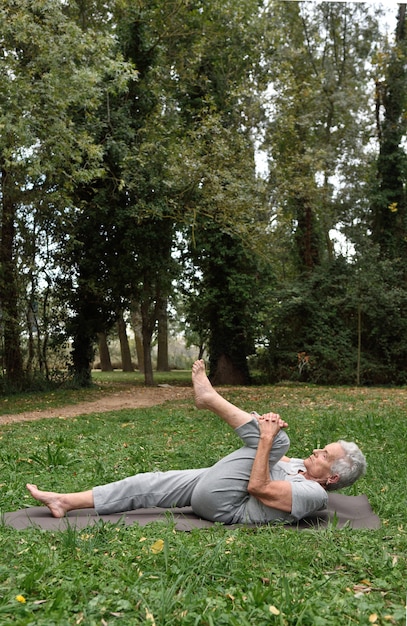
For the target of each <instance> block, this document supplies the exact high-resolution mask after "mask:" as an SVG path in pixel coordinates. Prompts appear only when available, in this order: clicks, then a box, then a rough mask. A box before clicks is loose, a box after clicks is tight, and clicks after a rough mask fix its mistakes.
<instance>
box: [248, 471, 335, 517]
mask: <svg viewBox="0 0 407 626" xmlns="http://www.w3.org/2000/svg"><path fill="white" fill-rule="evenodd" d="M302 471H303V472H305V467H304V462H303V460H302V459H290V461H278V463H276V464H275V465H273V467H272V468H271V470H270V475H271V479H272V480H289V481H290V483H291V488H292V509H291V513H286V512H284V511H279V510H278V509H274V508H272V507H269V506H266V505H265V504H263V503H262V502H260V501H259V500H257V499H256V498H254V497H253V496H251V497H250V498H249V499H248V501H247V502H246V503H245V504H246V506H245V515H244V517H245V518H246V522H247V523H250V522H255V523H256V522H257V523H258V522H259V521H261V522H262V523H267V522H272V521H275V522H277V521H281V522H296V521H298V520H300V519H302V518H303V517H306V516H307V515H311V514H313V513H316V512H317V511H320V510H321V509H323V508H325V507H326V506H327V503H328V494H327V492H326V491H325V489H324V488H323V487H321V485H320V484H319V483H317V482H315V481H314V480H308V479H307V478H305V477H304V476H303V474H302V473H301V472H302Z"/></svg>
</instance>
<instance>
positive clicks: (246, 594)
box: [0, 379, 407, 626]
mask: <svg viewBox="0 0 407 626" xmlns="http://www.w3.org/2000/svg"><path fill="white" fill-rule="evenodd" d="M185 380H186V379H185ZM102 382H103V381H102ZM104 384H105V385H106V384H107V382H106V381H105V383H104ZM91 393H93V392H91ZM224 395H226V396H227V397H228V399H230V400H231V401H232V402H234V403H235V404H239V405H240V406H241V407H242V408H246V409H250V410H257V411H258V412H259V413H262V412H265V411H267V410H270V409H271V408H273V409H274V410H277V411H278V412H280V413H281V414H282V415H283V416H284V418H285V419H286V420H287V422H288V423H289V431H288V432H289V435H290V438H291V454H292V455H293V456H304V455H307V454H308V453H309V452H310V451H311V450H312V448H314V447H316V446H319V445H322V446H323V445H325V443H328V442H329V441H332V440H335V439H338V438H343V439H348V440H355V441H356V442H357V443H359V444H360V446H361V447H362V449H363V450H364V452H365V453H366V456H367V459H368V463H369V468H368V473H367V475H366V477H365V478H363V479H362V480H361V481H359V483H357V485H354V486H353V487H352V488H350V489H349V490H348V491H347V493H349V494H352V495H353V494H358V493H366V494H367V496H368V497H369V499H370V502H371V504H372V506H373V509H374V510H375V512H376V513H377V514H378V515H379V516H380V518H381V521H382V528H381V529H380V530H377V531H371V530H365V531H364V530H357V531H356V530H355V531H352V530H349V529H347V528H345V529H342V530H338V529H336V528H335V527H329V528H328V529H326V530H322V531H315V530H310V531H303V532H297V531H293V530H290V529H287V528H284V527H281V526H274V527H273V526H270V527H262V528H259V529H247V528H239V529H230V528H228V527H224V526H221V525H216V526H214V527H212V528H210V529H206V530H194V531H192V532H190V533H182V532H175V531H174V528H173V526H172V524H171V522H169V523H168V524H164V523H154V524H151V525H149V526H147V527H144V528H139V527H115V526H112V525H109V524H100V525H98V526H97V527H93V528H89V529H86V530H84V531H75V530H69V531H65V532H44V531H39V530H27V531H16V530H13V529H10V528H6V527H4V526H2V527H1V528H0V624H18V625H19V626H20V625H29V624H30V625H33V624H35V625H44V626H51V625H56V626H64V625H67V626H68V625H69V626H73V625H76V624H78V625H79V624H82V625H84V626H91V625H98V626H99V625H101V626H106V625H109V626H110V625H116V624H117V625H119V624H123V625H125V626H131V625H138V624H146V625H148V626H152V625H154V624H155V626H170V625H172V624H174V625H176V624H185V625H195V624H196V625H198V624H202V625H208V626H212V625H213V626H222V625H229V624H230V625H235V626H246V625H247V626H252V625H256V626H262V625H270V624H271V625H272V624H278V625H283V624H286V625H294V624H295V625H297V624H298V625H300V624H301V625H309V626H318V625H328V624H329V625H333V626H344V625H347V624H349V625H350V624H352V625H353V624H355V625H359V624H362V625H363V624H367V625H369V624H403V625H404V624H405V622H406V607H405V600H406V589H407V582H406V581H407V567H406V556H407V515H406V514H407V493H406V484H407V480H406V479H407V471H406V441H407V419H406V413H407V411H406V409H407V390H406V389H375V388H372V389H350V388H344V387H338V388H321V387H315V386H307V385H278V386H275V387H251V388H247V389H243V388H236V389H233V390H228V392H227V393H225V394H224ZM82 399H83V398H82ZM40 400H41V399H40V397H39V396H38V395H37V396H36V397H35V399H33V402H35V403H38V402H40ZM14 401H15V402H16V403H17V404H18V402H21V401H22V399H18V398H16V399H15V400H13V399H12V398H10V399H9V402H8V404H9V409H8V412H12V410H13V403H14ZM29 408H30V407H28V406H27V404H25V405H24V410H28V409H29ZM20 410H22V409H20ZM238 446H239V440H238V439H237V438H236V436H235V435H234V434H233V432H231V431H230V430H228V427H227V426H226V425H225V424H223V423H221V422H220V421H219V420H218V419H217V418H215V417H214V416H212V415H211V414H210V413H208V412H205V411H197V410H196V409H195V408H194V407H193V405H192V402H191V401H186V400H184V401H179V402H177V403H176V404H165V405H161V406H158V407H154V408H151V409H138V410H128V409H126V410H122V411H116V412H112V413H103V414H92V415H86V416H82V417H78V418H71V419H69V420H68V419H58V418H55V419H47V420H42V421H37V422H25V423H18V424H13V425H7V426H2V427H1V428H0V468H1V473H0V509H1V511H2V512H5V511H13V510H17V509H19V508H22V507H24V506H32V505H33V504H34V501H33V500H32V499H31V498H30V497H29V496H28V495H26V492H25V488H24V485H25V483H26V482H34V483H37V484H38V485H39V486H40V487H41V488H44V489H56V490H59V491H72V490H82V489H88V488H89V487H91V486H93V485H95V484H100V483H104V482H109V481H111V480H116V479H119V478H123V477H125V476H127V475H129V474H133V473H136V472H140V471H149V470H154V469H155V470H166V469H176V468H189V467H199V466H207V465H210V464H212V463H214V462H215V461H217V460H218V459H219V458H220V457H221V456H223V455H225V454H227V453H228V452H230V451H232V450H234V449H235V448H237V447H238ZM344 493H346V491H344Z"/></svg>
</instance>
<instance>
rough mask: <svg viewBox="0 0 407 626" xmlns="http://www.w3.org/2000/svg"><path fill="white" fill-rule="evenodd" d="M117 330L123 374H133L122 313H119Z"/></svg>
mask: <svg viewBox="0 0 407 626" xmlns="http://www.w3.org/2000/svg"><path fill="white" fill-rule="evenodd" d="M117 329H118V333H119V341H120V351H121V355H122V370H123V372H134V367H133V363H132V361H131V354H130V346H129V340H128V337H127V332H126V323H125V321H124V318H123V311H120V313H119V318H118V320H117Z"/></svg>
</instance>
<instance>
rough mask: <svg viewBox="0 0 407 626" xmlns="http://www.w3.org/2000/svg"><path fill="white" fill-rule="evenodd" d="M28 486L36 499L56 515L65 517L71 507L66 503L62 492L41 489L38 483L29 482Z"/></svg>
mask: <svg viewBox="0 0 407 626" xmlns="http://www.w3.org/2000/svg"><path fill="white" fill-rule="evenodd" d="M26 486H27V489H28V491H29V492H30V494H31V495H32V497H33V498H34V500H38V502H41V504H45V506H47V507H48V508H49V510H50V511H51V513H52V515H53V516H54V517H64V515H65V513H66V512H67V511H68V510H69V507H67V506H66V504H64V496H63V495H62V494H59V493H54V492H52V491H40V490H39V489H38V488H37V485H30V484H27V485H26Z"/></svg>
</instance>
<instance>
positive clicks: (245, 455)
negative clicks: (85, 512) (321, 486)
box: [93, 419, 290, 524]
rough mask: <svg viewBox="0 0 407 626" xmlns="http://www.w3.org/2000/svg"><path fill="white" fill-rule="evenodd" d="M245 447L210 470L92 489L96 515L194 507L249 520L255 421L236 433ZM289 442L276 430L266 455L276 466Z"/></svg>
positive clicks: (211, 516)
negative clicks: (248, 504) (271, 445)
mask: <svg viewBox="0 0 407 626" xmlns="http://www.w3.org/2000/svg"><path fill="white" fill-rule="evenodd" d="M235 432H236V434H237V435H238V436H239V437H240V438H241V439H242V441H243V442H244V444H245V445H244V447H243V448H240V449H239V450H235V452H232V453H231V454H228V455H227V456H226V457H224V458H223V459H221V460H220V461H218V462H217V463H215V465H213V466H212V467H209V468H200V469H192V470H170V471H167V472H147V473H144V474H136V475H135V476H130V477H129V478H125V479H123V480H119V481H117V482H113V483H109V484H108V485H103V486H99V487H95V488H94V489H93V498H94V503H95V508H96V510H97V512H98V513H100V514H108V513H117V512H120V511H130V510H134V509H143V508H148V507H163V508H170V507H183V506H192V508H193V510H194V512H195V513H196V514H197V515H199V516H200V517H202V518H204V519H208V520H211V521H214V522H216V521H218V522H223V523H225V524H233V523H238V522H244V521H248V520H246V518H245V508H246V504H247V502H248V500H250V499H252V498H253V497H252V496H250V495H249V494H248V493H247V484H248V482H249V478H250V473H251V468H252V465H253V460H254V457H255V455H256V450H257V445H258V441H259V436H260V431H259V425H258V422H257V420H256V419H253V420H251V421H250V422H248V423H246V424H244V425H243V426H240V427H239V428H237V429H236V430H235ZM289 445H290V441H289V438H288V436H287V434H286V433H285V432H284V431H282V430H281V431H280V432H279V433H278V435H277V436H276V438H275V439H274V442H273V447H272V450H271V452H270V465H274V464H275V463H277V461H279V460H280V459H281V457H282V456H284V454H285V453H286V452H287V450H288V448H289Z"/></svg>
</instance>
